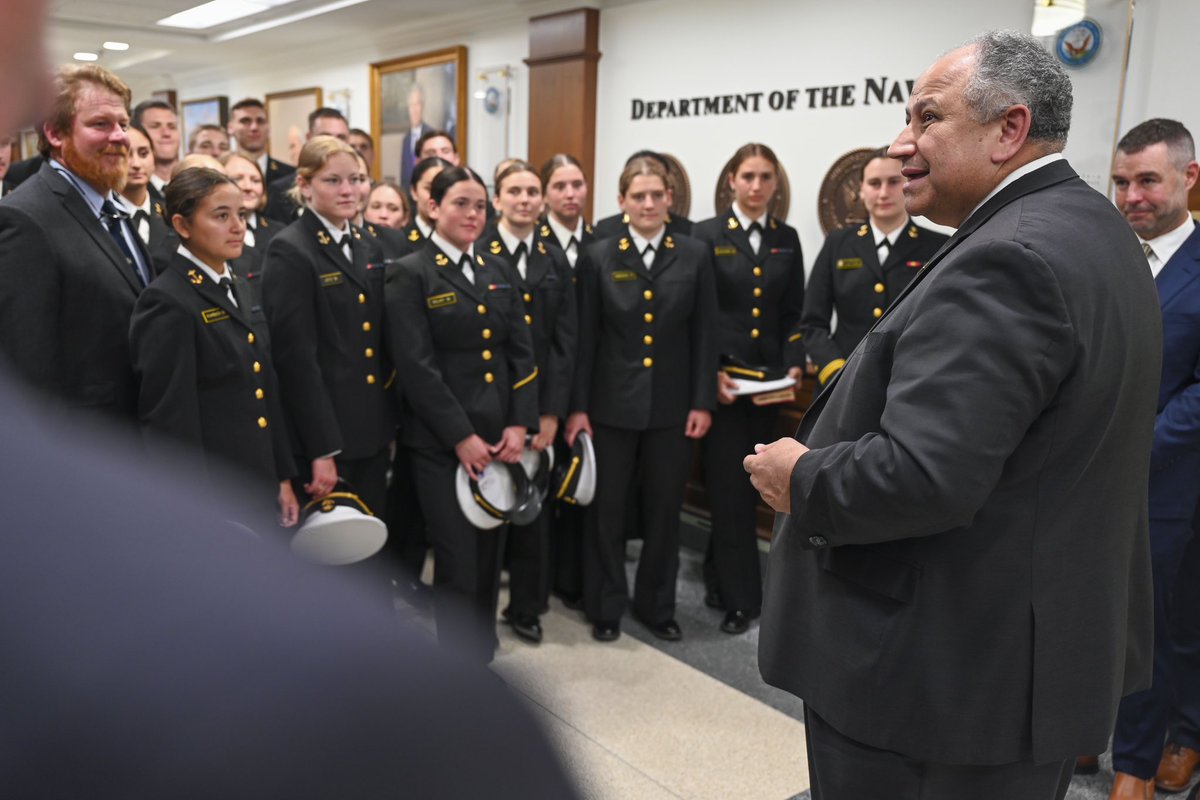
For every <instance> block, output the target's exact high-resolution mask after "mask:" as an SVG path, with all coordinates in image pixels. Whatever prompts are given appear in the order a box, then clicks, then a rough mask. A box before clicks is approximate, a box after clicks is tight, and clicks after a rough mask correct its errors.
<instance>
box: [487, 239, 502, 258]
mask: <svg viewBox="0 0 1200 800" xmlns="http://www.w3.org/2000/svg"><path fill="white" fill-rule="evenodd" d="M488 250H490V251H491V253H492V255H494V256H498V255H500V242H499V241H497V240H495V239H493V240H492V243H491V244H490V245H488Z"/></svg>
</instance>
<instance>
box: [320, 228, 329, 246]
mask: <svg viewBox="0 0 1200 800" xmlns="http://www.w3.org/2000/svg"><path fill="white" fill-rule="evenodd" d="M317 241H318V242H320V243H321V244H322V245H327V244H329V243H330V242H332V241H333V239H330V238H329V234H328V233H326V232H325V231H324V230H319V231H317Z"/></svg>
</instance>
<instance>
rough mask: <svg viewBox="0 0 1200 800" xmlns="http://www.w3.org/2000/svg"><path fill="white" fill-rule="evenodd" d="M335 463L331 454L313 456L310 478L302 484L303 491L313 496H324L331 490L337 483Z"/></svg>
mask: <svg viewBox="0 0 1200 800" xmlns="http://www.w3.org/2000/svg"><path fill="white" fill-rule="evenodd" d="M337 480H338V474H337V464H336V463H335V462H334V460H333V456H323V457H322V458H314V459H313V462H312V480H311V481H309V482H308V483H306V484H304V491H306V492H308V493H309V494H310V495H312V496H313V497H324V496H325V495H327V494H329V493H330V492H332V491H333V487H334V486H336V485H337Z"/></svg>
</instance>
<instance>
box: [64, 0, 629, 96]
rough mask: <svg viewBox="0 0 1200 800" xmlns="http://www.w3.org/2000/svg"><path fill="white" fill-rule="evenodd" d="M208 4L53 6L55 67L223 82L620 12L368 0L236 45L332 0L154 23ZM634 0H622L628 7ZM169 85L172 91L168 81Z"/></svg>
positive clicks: (76, 1)
mask: <svg viewBox="0 0 1200 800" xmlns="http://www.w3.org/2000/svg"><path fill="white" fill-rule="evenodd" d="M202 1H203V0H153V1H152V0H58V2H55V3H53V4H52V7H51V11H50V19H49V26H48V27H49V33H48V37H47V47H48V50H49V56H50V59H51V63H54V64H59V63H64V62H68V61H71V60H72V56H73V54H74V53H76V52H77V51H80V50H87V51H92V52H97V53H100V54H101V56H100V63H101V64H103V65H104V66H106V67H108V68H109V69H111V70H113V71H115V72H117V73H118V74H120V75H121V76H122V77H124V78H126V79H127V80H129V79H138V78H143V79H146V78H161V79H164V80H171V79H178V78H180V77H182V76H187V75H191V76H200V75H205V76H206V77H213V76H220V74H221V73H225V74H229V73H234V72H236V71H237V70H238V69H239V68H240V67H242V66H245V67H250V66H253V65H256V64H262V63H263V61H264V59H274V60H275V62H276V63H278V62H279V60H281V59H282V60H284V63H286V60H287V59H295V60H296V61H297V63H303V60H304V59H305V58H306V53H307V54H309V55H311V54H313V53H314V52H315V51H317V50H320V51H322V52H328V50H329V49H330V48H345V49H348V50H351V51H352V50H354V49H356V45H358V44H361V45H362V47H361V49H362V50H364V51H373V50H376V49H377V45H379V44H380V43H386V44H388V45H393V46H395V45H403V44H407V43H409V42H411V43H413V44H414V45H416V46H418V48H419V45H420V43H421V41H422V39H428V38H432V35H433V34H437V33H442V32H443V31H447V30H450V31H454V32H460V31H461V32H471V31H478V30H481V29H483V28H485V27H486V26H488V25H493V24H498V23H500V22H507V21H510V20H514V19H528V18H529V17H531V16H537V15H538V14H543V13H548V12H551V11H555V10H559V9H562V8H570V7H578V6H579V5H594V6H612V5H617V4H621V3H622V0H618V2H599V3H597V2H591V3H580V2H579V0H574V1H573V2H572V1H571V0H491V2H488V1H487V0H366V2H363V3H360V4H358V5H354V6H350V7H348V8H342V9H339V10H336V11H331V12H329V13H326V14H322V15H320V16H316V17H311V18H309V19H306V20H301V21H298V22H293V23H291V24H288V25H284V26H281V27H278V28H273V29H270V30H266V31H261V32H259V33H254V34H250V35H248V36H244V37H241V38H237V39H232V40H229V41H215V39H216V38H217V37H219V36H220V35H221V34H223V33H227V32H228V31H231V30H234V29H237V28H242V27H245V26H247V25H250V24H253V23H257V22H262V21H264V20H269V19H273V18H278V17H285V16H290V15H292V14H295V13H297V12H300V11H303V10H306V9H312V8H316V7H319V6H323V5H327V4H328V3H330V2H331V0H296V2H292V3H288V4H287V5H285V6H283V7H281V8H276V9H272V10H271V11H268V12H265V13H262V14H258V15H254V16H251V17H245V18H243V19H240V20H237V21H234V22H230V23H226V24H224V25H221V26H218V27H214V28H211V29H208V30H206V31H203V32H189V31H180V30H178V29H170V28H163V27H160V26H157V25H155V22H156V21H157V20H159V19H163V18H164V17H167V16H169V15H171V14H174V13H177V12H179V11H182V10H184V9H187V8H191V7H192V6H194V5H198V4H199V3H200V2H202ZM629 1H630V0H623V2H629ZM108 40H116V41H122V42H128V43H129V44H130V49H129V50H127V51H125V52H110V51H104V50H102V49H101V47H100V46H101V44H102V43H103V42H105V41H108ZM165 85H171V83H167V84H165Z"/></svg>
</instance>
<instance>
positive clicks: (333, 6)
mask: <svg viewBox="0 0 1200 800" xmlns="http://www.w3.org/2000/svg"><path fill="white" fill-rule="evenodd" d="M366 2H368V0H335V1H334V2H332V3H326V4H325V5H323V6H317V7H315V8H309V9H306V10H304V11H297V12H296V13H294V14H288V15H286V16H282V17H276V18H275V19H268V20H265V21H263V22H255V23H252V24H250V25H246V26H245V27H242V28H234V29H233V30H231V31H225V32H224V33H218V34H216V35H214V36H211V37H209V41H210V42H228V41H229V40H231V39H238V38H240V37H242V36H249V35H250V34H252V33H261V32H262V31H269V30H271V29H272V28H279V27H282V26H284V25H291V24H292V23H293V22H300V21H301V20H305V19H311V18H313V17H317V16H320V15H321V14H328V13H329V12H331V11H340V10H341V9H343V8H349V7H350V6H356V5H358V4H359V3H366Z"/></svg>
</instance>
